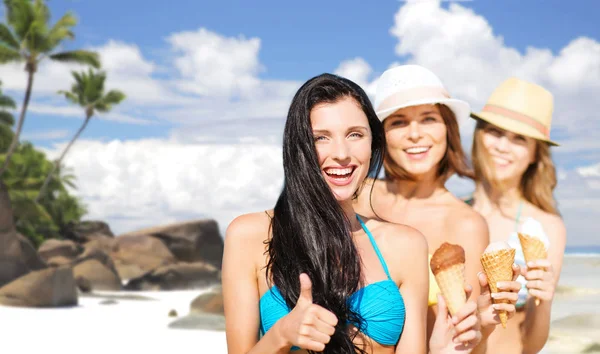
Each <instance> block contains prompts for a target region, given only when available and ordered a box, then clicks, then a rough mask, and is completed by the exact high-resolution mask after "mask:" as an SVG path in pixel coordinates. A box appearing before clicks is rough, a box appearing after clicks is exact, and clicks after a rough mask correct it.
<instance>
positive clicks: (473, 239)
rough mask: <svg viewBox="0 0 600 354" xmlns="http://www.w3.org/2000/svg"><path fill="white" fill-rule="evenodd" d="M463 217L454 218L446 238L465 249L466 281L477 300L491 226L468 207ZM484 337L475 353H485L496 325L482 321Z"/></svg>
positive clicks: (474, 350)
mask: <svg viewBox="0 0 600 354" xmlns="http://www.w3.org/2000/svg"><path fill="white" fill-rule="evenodd" d="M463 213H464V214H463V215H460V216H461V217H460V218H459V217H456V218H454V220H453V221H451V223H450V225H449V227H448V228H447V232H448V234H447V235H446V240H448V242H451V243H456V244H459V245H460V246H461V247H462V248H463V249H464V250H465V281H466V282H467V284H468V285H470V286H471V288H472V289H473V291H472V293H471V299H474V300H477V299H478V297H479V295H480V293H481V287H480V284H479V278H478V274H479V273H480V272H482V271H483V266H482V265H481V260H480V259H481V255H482V254H483V252H484V251H485V248H486V247H487V245H489V243H490V235H489V228H488V225H487V222H486V221H485V219H484V218H483V217H482V216H481V215H480V214H479V213H477V212H476V211H474V210H472V209H470V208H469V209H468V212H463ZM481 325H482V328H481V333H482V335H483V338H482V339H481V341H480V342H479V345H478V346H477V347H475V348H474V349H473V353H485V352H486V344H487V338H488V337H489V336H490V334H491V333H492V331H493V328H494V326H492V325H491V324H488V323H481Z"/></svg>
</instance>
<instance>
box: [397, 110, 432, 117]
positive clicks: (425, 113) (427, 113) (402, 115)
mask: <svg viewBox="0 0 600 354" xmlns="http://www.w3.org/2000/svg"><path fill="white" fill-rule="evenodd" d="M429 114H437V115H438V116H440V115H441V114H440V113H438V112H436V111H426V112H422V113H421V114H420V115H421V116H426V115H429ZM388 118H406V116H405V115H404V114H400V113H396V114H392V115H391V116H389V117H388Z"/></svg>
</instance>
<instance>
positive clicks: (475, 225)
mask: <svg viewBox="0 0 600 354" xmlns="http://www.w3.org/2000/svg"><path fill="white" fill-rule="evenodd" d="M445 224H446V229H447V230H448V231H449V236H450V238H460V237H462V235H482V237H483V238H484V241H486V240H485V239H486V238H487V242H488V243H489V229H488V224H487V221H485V218H484V217H483V216H482V215H481V214H479V213H478V212H477V211H475V209H473V208H472V207H471V206H469V205H468V204H466V203H465V202H463V201H461V200H460V199H457V198H455V199H454V201H453V202H452V203H451V205H450V208H449V212H448V214H446V222H445Z"/></svg>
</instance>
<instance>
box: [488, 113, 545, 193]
mask: <svg viewBox="0 0 600 354" xmlns="http://www.w3.org/2000/svg"><path fill="white" fill-rule="evenodd" d="M478 134H480V139H481V146H482V147H483V149H484V150H485V154H486V155H487V165H488V166H490V167H491V169H492V171H493V174H492V175H493V176H494V179H495V180H496V181H498V182H507V181H520V180H521V177H522V176H523V174H524V173H525V171H526V170H527V168H528V167H529V165H531V164H532V163H533V162H535V149H536V141H535V139H533V138H530V137H526V136H523V135H519V134H515V133H512V132H509V131H507V130H504V129H501V128H499V127H497V126H495V125H492V124H485V126H484V127H483V128H482V129H480V130H479V131H478Z"/></svg>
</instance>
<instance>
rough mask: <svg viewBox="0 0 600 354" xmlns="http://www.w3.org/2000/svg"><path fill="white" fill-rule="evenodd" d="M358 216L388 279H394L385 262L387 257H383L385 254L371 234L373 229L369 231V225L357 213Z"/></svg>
mask: <svg viewBox="0 0 600 354" xmlns="http://www.w3.org/2000/svg"><path fill="white" fill-rule="evenodd" d="M356 218H357V219H358V221H359V222H360V226H362V228H363V230H364V231H365V233H366V234H367V236H369V240H370V241H371V245H373V249H374V250H375V253H377V257H378V258H379V262H381V266H382V267H383V270H384V271H385V274H387V277H388V279H390V280H392V276H391V275H390V271H389V270H388V267H387V264H386V263H385V259H383V255H381V252H380V251H379V247H377V242H375V238H374V237H373V235H372V234H371V231H369V229H368V228H367V225H365V223H364V222H363V221H362V219H361V218H360V216H358V214H357V215H356Z"/></svg>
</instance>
